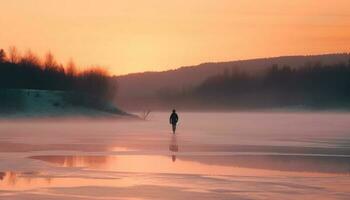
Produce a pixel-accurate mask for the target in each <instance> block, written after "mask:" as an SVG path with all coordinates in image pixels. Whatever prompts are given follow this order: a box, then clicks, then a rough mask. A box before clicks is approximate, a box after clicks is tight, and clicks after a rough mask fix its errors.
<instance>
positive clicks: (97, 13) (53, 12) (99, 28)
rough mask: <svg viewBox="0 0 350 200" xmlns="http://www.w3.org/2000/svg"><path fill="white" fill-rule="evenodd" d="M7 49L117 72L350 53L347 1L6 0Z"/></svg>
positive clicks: (2, 39)
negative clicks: (53, 57) (302, 55)
mask: <svg viewBox="0 0 350 200" xmlns="http://www.w3.org/2000/svg"><path fill="white" fill-rule="evenodd" d="M0 4H1V7H0V13H1V14H0V15H1V17H0V27H1V28H2V31H1V33H0V48H4V49H5V50H6V48H8V47H9V46H17V47H18V48H19V49H20V50H21V51H22V52H23V51H25V50H26V49H28V48H30V49H32V50H33V51H34V52H37V53H38V54H40V55H43V54H44V53H45V52H46V51H48V50H49V51H51V52H53V53H54V54H55V56H56V57H57V60H59V61H63V62H68V60H69V59H70V58H74V60H75V61H76V62H77V63H78V65H83V66H92V65H96V64H100V65H102V66H104V67H106V68H107V69H108V70H109V71H110V72H111V73H112V74H126V73H132V72H141V71H160V70H167V69H172V68H176V67H180V66H184V65H192V64H198V63H201V62H208V61H229V60H235V59H247V58H256V57H271V56H280V55H296V54H298V55H301V54H322V53H332V52H339V53H340V52H349V51H350V14H349V13H350V1H348V0H309V1H304V0H295V1H282V0H266V1H253V0H236V1H233V0H217V1H214V0H201V1H198V0H178V1H164V0H147V1H146V0H130V1H121V0H99V1H98V0H26V1H21V0H11V1H9V0H0Z"/></svg>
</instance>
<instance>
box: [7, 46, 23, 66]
mask: <svg viewBox="0 0 350 200" xmlns="http://www.w3.org/2000/svg"><path fill="white" fill-rule="evenodd" d="M8 54H9V56H8V59H9V60H8V61H9V62H10V63H18V62H19V61H20V57H21V56H20V53H19V51H18V50H17V48H16V47H15V46H10V47H9V50H8Z"/></svg>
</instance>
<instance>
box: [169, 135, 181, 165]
mask: <svg viewBox="0 0 350 200" xmlns="http://www.w3.org/2000/svg"><path fill="white" fill-rule="evenodd" d="M169 150H170V151H171V152H172V155H171V159H172V160H173V162H175V161H176V152H178V151H179V146H178V145H177V139H176V135H172V137H171V141H170V144H169Z"/></svg>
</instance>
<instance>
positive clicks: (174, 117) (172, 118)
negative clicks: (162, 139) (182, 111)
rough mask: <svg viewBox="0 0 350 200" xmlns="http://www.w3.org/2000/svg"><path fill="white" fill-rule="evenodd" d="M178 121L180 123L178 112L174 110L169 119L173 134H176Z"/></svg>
mask: <svg viewBox="0 0 350 200" xmlns="http://www.w3.org/2000/svg"><path fill="white" fill-rule="evenodd" d="M178 121H179V116H178V115H177V114H176V110H175V109H174V110H173V112H172V113H171V115H170V119H169V122H170V124H171V125H172V126H173V134H175V131H176V124H177V122H178Z"/></svg>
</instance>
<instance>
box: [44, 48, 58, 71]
mask: <svg viewBox="0 0 350 200" xmlns="http://www.w3.org/2000/svg"><path fill="white" fill-rule="evenodd" d="M57 67H58V64H57V62H56V60H55V57H54V56H53V54H52V53H51V52H47V53H46V55H45V60H44V68H45V69H55V68H57Z"/></svg>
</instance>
